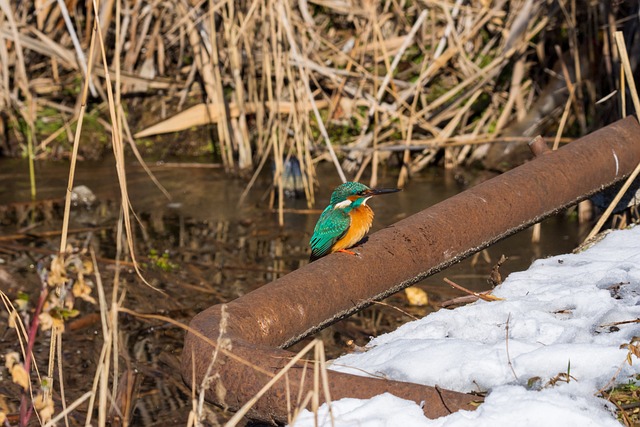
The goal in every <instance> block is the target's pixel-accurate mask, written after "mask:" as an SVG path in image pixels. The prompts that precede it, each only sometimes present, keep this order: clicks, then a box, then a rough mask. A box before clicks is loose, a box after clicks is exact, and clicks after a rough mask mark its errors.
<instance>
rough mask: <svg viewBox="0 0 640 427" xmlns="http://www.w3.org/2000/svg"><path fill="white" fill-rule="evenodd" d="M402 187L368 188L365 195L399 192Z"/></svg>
mask: <svg viewBox="0 0 640 427" xmlns="http://www.w3.org/2000/svg"><path fill="white" fill-rule="evenodd" d="M401 190H402V189H401V188H371V189H369V190H366V191H365V192H364V194H363V196H378V195H380V194H389V193H397V192H398V191H401Z"/></svg>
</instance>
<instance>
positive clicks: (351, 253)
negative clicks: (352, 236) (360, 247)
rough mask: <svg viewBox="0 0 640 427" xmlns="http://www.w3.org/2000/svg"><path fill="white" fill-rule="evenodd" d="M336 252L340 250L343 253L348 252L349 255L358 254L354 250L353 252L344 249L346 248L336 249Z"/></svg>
mask: <svg viewBox="0 0 640 427" xmlns="http://www.w3.org/2000/svg"><path fill="white" fill-rule="evenodd" d="M336 252H342V253H345V254H349V255H353V256H358V254H357V253H355V252H353V251H348V250H346V249H338V250H337V251H336Z"/></svg>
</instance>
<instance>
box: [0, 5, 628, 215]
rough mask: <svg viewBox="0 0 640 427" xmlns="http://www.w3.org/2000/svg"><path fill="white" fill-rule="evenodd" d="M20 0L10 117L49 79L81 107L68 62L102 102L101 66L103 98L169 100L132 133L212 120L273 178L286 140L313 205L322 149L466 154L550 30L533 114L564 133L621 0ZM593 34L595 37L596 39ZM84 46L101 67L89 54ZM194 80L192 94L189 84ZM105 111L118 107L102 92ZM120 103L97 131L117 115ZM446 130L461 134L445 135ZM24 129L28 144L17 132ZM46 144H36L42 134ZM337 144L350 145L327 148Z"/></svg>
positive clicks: (12, 15) (11, 11)
mask: <svg viewBox="0 0 640 427" xmlns="http://www.w3.org/2000/svg"><path fill="white" fill-rule="evenodd" d="M35 4H39V3H37V2H36V3H31V2H20V3H19V4H9V2H7V1H6V0H2V1H0V6H2V7H1V8H0V10H1V11H2V12H3V14H2V17H0V18H2V19H0V37H1V38H3V39H4V40H7V41H8V42H10V43H9V44H8V45H7V46H8V49H6V48H5V47H4V46H3V47H0V59H3V61H2V63H3V66H2V67H0V73H1V75H0V94H1V96H0V103H2V104H0V106H2V105H5V106H7V107H9V108H8V111H9V112H8V116H9V119H10V120H9V122H10V123H13V124H14V125H15V124H16V123H19V122H22V121H24V122H26V123H28V124H29V128H33V123H34V121H36V120H37V118H36V117H37V111H36V110H35V109H36V108H40V107H37V106H36V104H34V103H33V102H32V101H30V97H31V96H32V95H31V93H32V91H33V90H38V91H49V92H48V93H45V92H41V93H39V94H38V96H39V97H47V98H48V97H51V98H52V99H53V98H55V99H58V100H59V99H62V102H58V104H59V105H61V106H63V105H64V104H69V102H72V103H76V104H77V108H76V112H78V113H79V111H78V110H79V108H80V106H81V105H83V104H84V105H85V107H86V103H82V102H81V101H80V99H82V98H83V96H82V95H80V94H75V95H74V94H68V93H64V92H63V89H64V87H65V82H66V83H67V84H68V82H69V81H70V80H71V79H75V78H77V74H78V72H81V73H82V75H83V76H86V75H88V76H91V78H90V79H89V83H88V84H89V90H90V93H91V100H92V102H95V101H98V102H102V103H108V99H109V96H110V95H109V93H108V86H109V82H108V80H109V78H108V75H109V73H111V75H113V76H115V78H116V80H117V84H116V85H115V86H116V88H117V90H118V94H116V95H115V98H116V99H115V101H114V102H115V104H116V106H118V107H117V108H120V107H119V105H120V104H121V95H124V94H128V95H130V94H135V93H137V94H144V95H145V96H156V97H157V98H156V99H157V103H158V104H162V110H163V115H164V114H166V115H168V116H169V117H168V118H166V117H165V118H166V120H160V121H157V119H156V120H154V119H150V118H149V117H145V116H143V117H142V122H141V123H137V124H136V125H135V126H134V128H137V130H136V131H135V132H133V134H134V137H135V138H148V137H151V136H153V135H157V134H160V133H164V132H176V131H179V130H184V129H188V128H190V127H193V126H202V125H211V126H213V128H214V132H215V135H214V138H213V142H214V143H215V154H216V156H217V158H218V159H219V160H220V161H221V163H222V164H223V166H224V167H225V168H226V169H227V170H228V171H229V172H235V171H237V170H249V171H254V172H255V173H256V174H257V173H259V171H260V170H261V169H262V168H263V166H264V165H265V164H266V158H265V156H268V157H269V158H271V159H272V160H273V162H274V171H275V172H274V174H273V175H274V176H273V182H274V185H275V186H276V188H277V189H278V190H277V191H278V192H279V193H281V192H282V187H283V186H284V182H283V179H282V175H283V174H286V171H285V168H284V162H285V160H286V159H287V158H288V157H290V156H295V157H296V158H297V159H298V160H299V161H300V163H301V169H302V175H303V176H302V180H303V183H304V192H305V195H306V197H307V200H308V202H309V204H310V205H311V204H312V203H313V199H314V183H315V182H316V175H315V166H314V165H315V163H316V162H317V161H318V160H319V159H329V160H330V161H332V162H333V163H334V164H335V165H336V171H337V173H338V175H339V176H340V177H341V179H342V180H346V179H352V178H353V177H354V176H356V175H357V176H363V174H364V173H365V172H366V171H368V173H369V175H370V176H371V178H370V180H371V182H375V181H376V180H377V173H376V171H377V169H378V166H379V165H380V164H382V163H385V162H388V161H389V159H390V158H391V159H393V158H394V157H393V156H389V155H385V154H384V153H383V152H381V151H380V150H382V149H385V150H386V149H388V147H389V146H400V145H406V146H417V147H420V146H424V145H426V144H427V143H428V145H429V147H428V148H423V149H417V148H411V149H403V150H401V151H402V155H401V157H400V158H398V159H397V162H399V163H400V165H401V166H402V168H401V173H400V176H399V178H398V183H399V184H400V185H401V186H402V185H404V184H405V183H406V181H407V179H408V178H409V177H410V175H411V174H412V173H416V172H418V171H420V170H422V169H424V168H425V167H428V166H430V165H434V164H436V163H438V162H440V159H441V156H438V155H437V154H438V153H442V152H443V153H444V158H443V161H442V162H441V163H440V164H442V165H444V166H445V167H457V166H460V165H465V164H468V163H470V162H472V161H475V160H478V159H481V158H482V157H483V155H484V153H486V151H487V147H486V146H482V145H478V144H475V143H474V139H475V138H477V137H481V138H486V141H488V142H493V141H495V140H497V139H499V137H500V135H501V134H506V135H508V136H514V135H513V134H510V133H509V132H505V130H509V128H510V127H511V124H512V123H513V122H514V121H517V120H519V119H520V120H524V119H526V118H527V114H526V113H527V111H528V110H529V109H530V108H531V107H532V105H534V104H535V102H536V100H537V99H538V96H543V95H544V88H545V85H546V84H547V83H546V81H547V80H548V79H549V76H548V75H547V74H546V73H545V72H544V70H545V68H546V69H551V68H553V63H554V62H555V61H556V60H557V59H558V58H562V55H561V54H560V51H557V52H556V51H555V50H556V46H558V45H559V46H560V48H559V49H561V51H562V52H568V54H567V55H565V57H564V60H563V61H564V62H563V67H562V75H561V76H559V77H562V78H563V79H564V80H565V81H566V82H567V85H566V86H567V88H568V90H569V92H568V93H569V94H570V95H569V96H568V98H567V97H565V98H563V100H562V101H561V102H560V104H561V105H564V108H561V107H560V105H558V108H555V110H554V112H553V114H552V115H551V117H549V115H546V116H547V117H546V120H549V119H551V120H550V121H551V122H553V120H555V121H560V122H561V125H560V130H559V131H558V132H557V138H558V139H556V144H557V143H559V142H560V141H562V139H561V137H562V136H563V135H566V134H567V131H569V133H570V135H578V134H581V133H585V132H587V131H589V130H590V129H587V127H588V126H587V123H595V126H596V127H597V126H599V125H600V124H601V119H600V118H599V117H596V116H594V114H596V113H597V112H596V111H595V110H594V108H593V105H594V104H595V100H597V99H600V98H602V97H603V96H604V94H607V93H610V92H611V90H613V89H614V87H611V84H607V83H606V82H605V83H601V82H595V83H594V82H591V83H589V79H592V78H593V77H596V76H593V75H590V74H585V71H583V70H587V69H588V68H589V66H588V65H587V66H585V65H584V64H585V63H587V62H589V61H592V62H593V61H594V58H597V57H598V55H602V54H605V55H606V54H607V53H608V52H611V58H609V57H608V56H607V60H608V61H609V63H608V66H607V69H606V74H605V75H601V76H597V77H605V79H604V80H607V78H608V79H609V80H610V81H613V80H615V79H617V78H618V76H617V69H614V66H615V67H617V66H618V63H616V62H615V61H617V60H618V58H617V55H616V52H615V50H616V49H612V43H613V30H615V28H611V27H608V25H609V24H611V23H615V22H616V20H617V19H618V20H619V19H620V18H624V17H626V16H627V14H628V13H629V12H630V10H631V9H628V8H627V7H624V6H623V5H613V6H610V7H608V8H599V6H598V5H591V4H590V5H589V6H587V7H586V8H580V6H578V5H576V2H572V1H568V0H567V1H561V2H559V3H558V2H555V3H548V2H547V3H545V2H535V1H532V0H516V1H512V2H505V1H500V0H496V1H489V0H483V1H480V0H478V1H472V2H463V1H461V0H456V1H455V2H452V1H442V0H424V1H421V2H417V3H406V2H402V3H398V2H393V1H390V2H383V3H380V4H378V3H376V2H362V3H360V2H344V1H338V0H328V1H313V2H307V1H303V2H287V1H284V0H254V1H239V2H222V3H214V2H211V1H200V2H197V4H194V3H188V2H186V1H184V0H183V1H181V2H177V3H175V4H171V3H153V4H146V3H144V2H142V1H140V0H136V1H132V2H127V3H120V2H117V1H103V2H101V3H100V4H99V5H93V4H92V3H89V4H88V5H87V6H88V7H87V9H86V10H82V9H81V8H80V6H79V3H72V4H70V5H67V4H66V3H65V2H62V1H58V2H56V3H46V4H45V5H43V7H42V8H40V9H37V13H36V14H35V15H34V14H33V13H31V11H32V10H34V9H36V8H35ZM96 6H97V7H98V9H96V10H97V14H95V15H94V13H93V11H94V9H95V7H96ZM69 7H71V8H72V9H71V10H70V9H68V8H69ZM121 9H122V10H121ZM70 17H73V19H71V18H70ZM96 21H97V22H99V25H100V28H101V31H100V36H101V37H102V38H103V39H105V37H108V40H107V39H105V51H104V52H102V53H101V51H99V50H98V51H95V50H94V51H93V52H87V54H86V56H85V54H84V52H86V51H87V49H88V47H89V45H90V41H91V34H92V30H91V29H92V27H93V24H94V22H96ZM584 34H586V36H584ZM600 34H601V35H602V37H604V40H605V41H604V43H602V44H601V45H600V47H598V45H597V44H596V43H595V41H597V40H599V39H601V38H602V37H600ZM585 37H591V41H593V43H592V42H591V41H589V39H588V38H587V39H585ZM114 39H115V40H116V41H115V43H114V42H113V40H114ZM582 46H585V47H584V48H583V47H582ZM592 46H596V48H594V47H592ZM598 48H599V49H601V51H598V50H596V49H598ZM89 50H90V49H89ZM96 55H102V56H103V57H104V59H105V63H108V64H111V65H110V68H106V66H105V67H102V68H101V67H91V65H90V64H91V62H92V61H94V60H95V58H96ZM25 57H28V60H26V59H25ZM611 61H613V62H611ZM565 62H566V63H565ZM612 64H613V66H611V65H612ZM9 74H13V75H15V77H16V78H15V79H12V78H10V77H9ZM612 75H615V77H614V78H613V79H611V76H612ZM555 78H556V77H552V79H555ZM36 80H37V81H38V82H39V84H38V85H37V86H33V88H34V89H31V82H34V81H36ZM85 80H86V79H85ZM604 80H603V81H604ZM198 81H199V82H200V86H199V87H197V85H196V83H197V82H198ZM45 88H47V89H45ZM585 88H588V89H589V90H588V91H585V90H584V89H585ZM16 90H17V91H18V92H16ZM597 92H600V94H598V93H597ZM12 94H13V95H12ZM16 94H17V96H16ZM69 95H71V97H70V96H69ZM198 98H201V99H204V102H202V103H200V102H194V100H196V99H198ZM565 99H566V102H565ZM174 101H175V102H174ZM590 104H591V105H590ZM569 105H571V106H572V107H573V108H569ZM623 108H624V107H623ZM125 110H126V108H125ZM110 114H111V115H117V116H119V117H122V116H123V113H122V112H120V111H118V110H117V109H116V112H115V113H113V112H111V113H110ZM77 116H78V114H76V117H77ZM554 118H555V119H554ZM121 120H122V119H118V122H117V123H118V124H117V125H116V126H115V127H114V128H113V129H112V131H115V132H118V133H120V132H121V130H122V129H121V128H122V127H123V123H122V121H121ZM151 120H154V121H156V123H152V122H151ZM610 120H611V119H610V118H604V121H610ZM574 125H576V126H577V127H576V126H574ZM591 126H594V125H591ZM32 130H33V129H32ZM0 131H2V129H0ZM4 132H8V130H6V129H5V130H4ZM16 135H19V134H16ZM27 135H32V137H35V136H36V135H35V132H29V133H27ZM46 136H48V135H46ZM46 136H45V137H46ZM523 136H527V135H523ZM452 139H455V140H456V141H465V143H462V145H455V146H452V145H451V144H450V142H449V141H451V140H452ZM34 142H37V141H35V140H34ZM23 144H24V146H25V148H26V147H27V146H28V145H30V144H27V138H26V137H25V138H24V139H23ZM51 144H52V142H48V144H45V145H48V146H49V149H51V148H52V147H51ZM35 146H37V144H35ZM44 148H45V147H42V146H41V147H39V148H38V149H36V152H34V153H33V155H34V156H38V155H40V152H39V151H38V150H41V149H44ZM69 148H71V147H69ZM336 148H346V149H348V150H346V152H345V153H343V154H344V155H345V159H344V161H343V164H342V166H340V165H339V164H338V163H339V156H340V154H341V153H340V152H339V151H338V150H336ZM336 151H338V152H336ZM365 164H366V165H368V166H367V167H366V168H365V167H364V165H365ZM343 169H344V172H343ZM365 169H366V170H365ZM252 183H253V182H252ZM280 203H282V202H280ZM280 208H282V206H280Z"/></svg>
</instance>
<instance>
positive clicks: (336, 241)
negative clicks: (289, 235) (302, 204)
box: [309, 182, 400, 261]
mask: <svg viewBox="0 0 640 427" xmlns="http://www.w3.org/2000/svg"><path fill="white" fill-rule="evenodd" d="M396 191H400V189H399V188H369V187H367V186H366V185H364V184H360V183H359V182H345V183H344V184H341V185H339V186H338V187H336V189H335V190H334V191H333V193H332V194H331V201H330V202H329V206H327V207H326V209H325V210H324V211H323V212H322V214H321V215H320V218H319V219H318V222H317V223H316V227H315V229H314V230H313V236H311V241H310V242H309V246H311V257H310V261H315V260H317V259H318V258H321V257H323V256H325V255H328V254H330V253H333V252H346V253H349V254H351V255H355V253H354V252H351V251H348V250H347V249H348V248H350V247H352V246H354V245H355V244H356V243H358V242H359V241H360V240H362V238H363V237H364V236H365V234H367V232H368V231H369V228H370V227H371V223H372V222H373V210H371V208H370V207H369V206H368V205H367V200H369V199H370V198H371V197H373V196H377V195H379V194H389V193H395V192H396Z"/></svg>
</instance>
